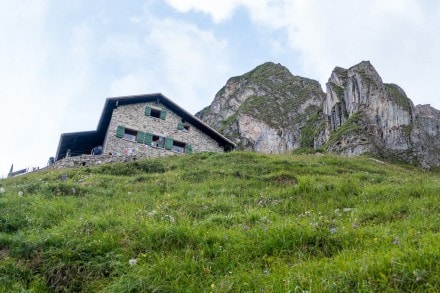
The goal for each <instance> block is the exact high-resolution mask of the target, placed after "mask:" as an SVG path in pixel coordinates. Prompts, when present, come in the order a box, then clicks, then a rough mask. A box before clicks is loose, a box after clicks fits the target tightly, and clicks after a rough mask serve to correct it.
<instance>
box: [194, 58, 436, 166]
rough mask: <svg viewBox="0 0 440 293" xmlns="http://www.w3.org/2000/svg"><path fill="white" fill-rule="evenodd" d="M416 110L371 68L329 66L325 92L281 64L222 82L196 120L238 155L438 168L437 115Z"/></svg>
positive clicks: (362, 65)
mask: <svg viewBox="0 0 440 293" xmlns="http://www.w3.org/2000/svg"><path fill="white" fill-rule="evenodd" d="M437 113H439V112H438V111H436V110H435V109H432V110H431V109H430V108H429V107H428V106H425V107H419V108H416V107H414V105H413V103H412V102H411V100H410V99H409V98H408V97H407V96H406V94H405V92H404V91H403V89H401V88H400V87H399V86H398V85H395V84H391V83H389V84H388V83H387V84H385V83H383V82H382V79H381V77H380V75H379V74H378V72H377V71H376V69H375V68H374V66H373V65H372V64H371V62H370V61H362V62H360V63H358V64H356V65H354V66H352V67H350V68H348V69H344V68H342V67H335V68H334V70H333V72H332V74H331V77H330V79H329V81H328V83H327V93H324V92H322V89H321V86H320V84H319V83H318V82H317V81H315V80H312V79H308V78H304V77H301V76H295V75H292V73H291V72H290V71H289V70H288V69H287V68H286V67H285V66H283V65H281V64H276V63H274V62H266V63H263V64H261V65H259V66H257V67H255V68H254V69H252V70H251V71H249V72H247V73H245V74H243V75H241V76H237V77H234V78H231V79H229V80H228V82H227V83H226V84H225V86H224V87H223V88H222V89H221V90H220V91H219V92H218V93H217V94H216V96H215V98H214V101H213V102H212V104H211V105H210V106H208V107H207V108H205V109H204V110H203V111H201V112H199V113H198V114H196V115H197V116H198V117H200V118H201V119H202V120H203V121H204V122H206V123H208V124H209V125H211V126H212V127H213V128H215V129H217V130H218V131H219V132H220V133H222V134H224V135H225V136H227V137H229V138H230V139H232V140H233V141H234V142H235V143H236V144H237V145H238V147H239V149H245V150H253V151H258V152H264V153H283V152H288V151H292V150H295V149H298V148H315V149H319V148H323V149H325V150H327V151H329V152H334V153H338V154H344V155H347V156H355V155H360V154H363V153H371V154H376V155H378V156H381V157H383V158H385V159H386V158H398V159H400V160H404V161H407V162H411V163H414V164H419V165H422V166H424V167H431V166H440V159H439V157H438V155H437V154H438V151H439V150H440V130H439V129H440V118H438V117H440V116H438V114H437Z"/></svg>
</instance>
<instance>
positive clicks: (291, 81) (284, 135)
mask: <svg viewBox="0 0 440 293" xmlns="http://www.w3.org/2000/svg"><path fill="white" fill-rule="evenodd" d="M324 100H325V94H324V92H323V91H322V89H321V85H320V84H319V82H317V81H315V80H311V79H308V78H304V77H300V76H294V75H292V74H291V73H290V71H289V70H288V69H287V68H286V67H284V66H282V65H280V64H274V63H271V62H268V63H265V64H262V65H260V66H258V67H257V68H255V69H254V70H252V71H250V72H248V73H246V74H244V75H242V76H238V77H232V78H230V79H229V80H228V82H227V83H226V85H225V86H224V87H223V88H222V89H221V90H220V91H219V92H218V93H217V95H216V96H215V98H214V101H213V102H212V104H211V105H210V106H209V107H206V108H205V109H203V110H202V111H200V112H199V113H197V114H196V116H198V117H199V118H201V119H202V120H203V121H204V122H206V123H208V124H209V125H211V126H212V127H214V128H215V129H217V130H219V131H220V132H221V133H223V134H224V135H225V136H227V137H229V138H230V139H232V140H233V141H234V142H235V143H236V144H237V145H238V147H239V148H240V149H245V150H254V151H258V152H264V153H281V152H286V151H290V150H294V149H296V148H299V147H314V136H315V135H314V133H313V132H315V131H316V129H322V130H324V128H323V126H324V121H325V120H324V116H323V113H322V104H323V102H324Z"/></svg>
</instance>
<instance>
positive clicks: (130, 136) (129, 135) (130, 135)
mask: <svg viewBox="0 0 440 293" xmlns="http://www.w3.org/2000/svg"><path fill="white" fill-rule="evenodd" d="M137 134H138V132H137V131H136V130H132V129H128V128H125V132H124V137H123V138H124V139H126V140H131V141H136V137H137Z"/></svg>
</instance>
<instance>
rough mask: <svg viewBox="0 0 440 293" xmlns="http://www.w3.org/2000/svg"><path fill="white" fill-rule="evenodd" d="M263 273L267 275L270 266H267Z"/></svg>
mask: <svg viewBox="0 0 440 293" xmlns="http://www.w3.org/2000/svg"><path fill="white" fill-rule="evenodd" d="M263 274H264V275H266V276H267V275H269V269H268V268H265V269H264V270H263Z"/></svg>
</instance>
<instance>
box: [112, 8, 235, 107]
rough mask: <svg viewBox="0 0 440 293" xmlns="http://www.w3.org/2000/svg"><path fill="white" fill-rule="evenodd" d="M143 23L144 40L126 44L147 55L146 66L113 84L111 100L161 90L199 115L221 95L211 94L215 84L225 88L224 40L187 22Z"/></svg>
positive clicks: (148, 20) (150, 18)
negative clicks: (216, 96) (211, 101)
mask: <svg viewBox="0 0 440 293" xmlns="http://www.w3.org/2000/svg"><path fill="white" fill-rule="evenodd" d="M145 19H146V20H145V22H144V26H145V27H146V28H148V29H146V31H145V38H144V39H142V40H134V39H133V40H131V42H127V43H126V46H128V47H130V48H136V49H133V50H134V51H139V50H140V51H141V54H142V55H144V56H145V57H144V60H143V62H142V65H143V67H142V68H141V67H138V68H137V69H136V70H134V71H133V70H132V71H130V72H127V74H125V75H123V76H120V77H119V78H117V79H115V80H114V81H113V82H112V85H111V91H110V93H111V95H112V96H118V95H127V93H131V94H138V93H149V92H158V91H159V92H162V93H163V94H165V95H167V96H168V97H169V98H171V99H172V100H174V101H175V102H176V103H178V104H179V105H181V106H182V107H184V108H185V109H187V110H188V111H190V112H192V113H195V112H196V111H198V110H200V109H201V108H202V107H203V106H205V105H206V104H207V103H208V102H207V101H210V100H211V99H212V97H213V96H214V95H215V91H217V90H218V89H215V91H213V86H212V84H222V83H224V81H225V80H226V78H227V75H228V73H229V71H230V69H229V67H228V65H227V64H228V57H227V56H228V54H227V53H225V49H226V41H225V40H221V39H218V38H217V37H216V36H214V34H213V33H212V32H210V31H208V30H203V29H200V28H199V27H197V26H195V25H192V24H188V23H186V22H184V21H178V20H173V19H170V18H164V19H159V18H156V17H154V16H151V15H148V17H146V18H145ZM118 43H120V42H119V41H118ZM139 48H141V49H139ZM129 51H130V50H129ZM124 52H125V50H124ZM214 88H215V87H214Z"/></svg>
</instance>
